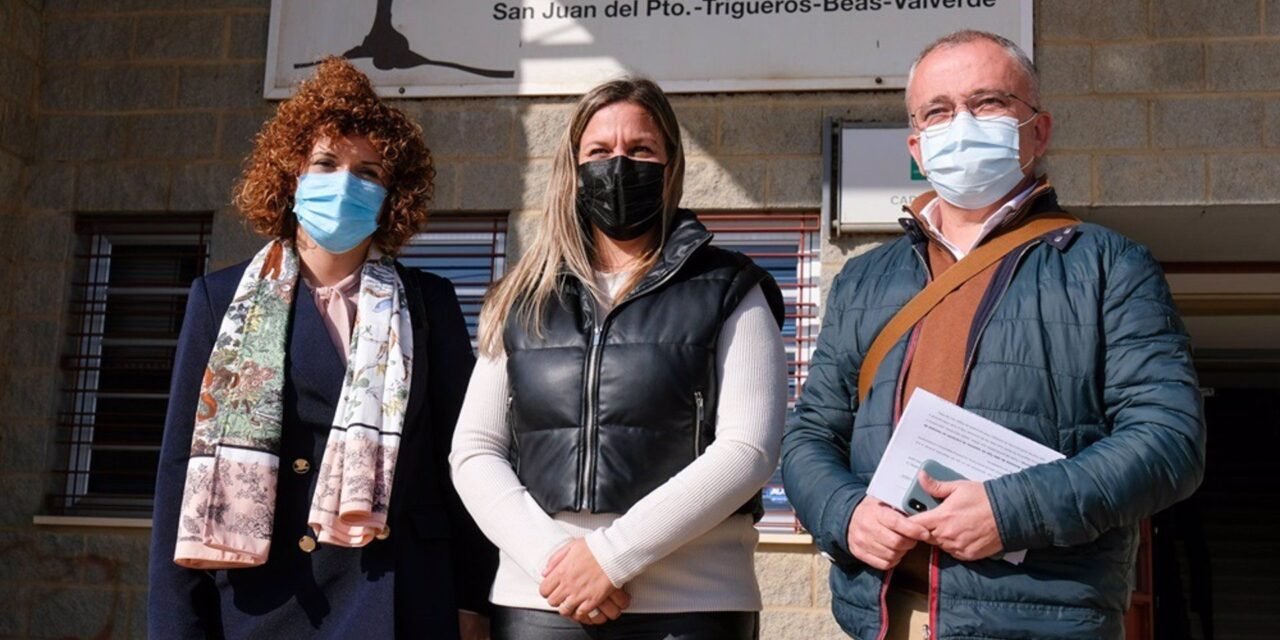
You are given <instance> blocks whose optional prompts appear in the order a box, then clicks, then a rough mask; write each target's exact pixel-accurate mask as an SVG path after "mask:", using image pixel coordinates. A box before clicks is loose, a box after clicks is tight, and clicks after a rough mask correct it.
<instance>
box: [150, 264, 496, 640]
mask: <svg viewBox="0 0 1280 640" xmlns="http://www.w3.org/2000/svg"><path fill="white" fill-rule="evenodd" d="M247 265H248V263H247V262H246V263H242V264H239V265H236V266H234V267H230V268H227V269H223V270H221V271H218V272H215V273H212V274H210V275H207V276H205V277H203V278H198V279H196V281H195V282H194V283H192V286H191V294H190V298H189V299H188V302H187V311H186V316H185V318H184V320H183V325H182V332H181V336H180V338H179V340H178V348H177V353H176V356H175V359H174V367H173V380H172V384H171V387H170V396H169V410H168V415H167V416H166V419H165V429H164V443H163V445H162V447H161V452H160V467H159V471H158V474H157V478H156V493H155V512H154V514H153V524H152V535H151V556H150V595H149V603H148V608H147V621H148V627H149V635H150V637H151V638H154V639H166V638H221V637H227V638H273V639H280V640H283V639H287V638H330V637H331V638H346V639H350V638H361V639H362V640H373V639H380V638H393V637H400V638H407V637H414V638H446V639H448V638H456V637H457V636H458V613H457V612H458V609H468V610H471V611H477V612H480V613H486V612H487V611H488V610H489V606H490V605H489V604H488V591H489V586H490V585H491V584H492V583H493V575H494V572H495V571H496V568H497V550H496V549H495V548H494V547H493V545H492V544H490V543H489V541H488V540H487V539H485V537H484V535H483V534H482V533H481V532H480V530H479V529H478V528H477V527H476V525H475V522H474V521H473V520H472V519H471V517H470V515H468V514H467V511H466V509H464V508H463V506H462V501H461V500H460V499H459V498H458V495H457V493H456V492H455V491H454V489H453V484H452V483H451V482H450V480H449V465H448V461H447V458H448V455H449V447H450V441H451V439H452V437H453V429H454V425H455V423H456V422H457V419H458V412H459V411H460V410H461V408H462V398H463V394H464V393H465V392H466V386H467V381H468V380H469V379H470V373H471V368H472V366H473V365H474V363H475V358H474V356H473V355H472V352H471V343H470V340H469V338H468V335H467V329H466V324H465V322H464V321H463V318H462V311H461V309H460V307H459V306H458V299H457V296H456V295H455V293H454V290H453V285H452V284H451V283H450V282H449V281H448V280H446V279H444V278H441V277H439V276H436V275H433V274H429V273H424V272H420V271H416V270H412V269H405V268H403V267H399V266H398V269H399V271H400V276H401V279H402V280H403V281H404V285H405V292H406V296H407V297H408V305H409V310H410V316H411V318H412V320H413V344H414V362H415V363H417V364H416V366H415V367H414V372H413V374H414V375H413V381H412V385H411V387H410V393H409V406H408V413H407V415H406V417H405V424H404V433H403V437H402V439H401V449H400V453H399V457H398V459H397V462H396V477H395V484H394V486H393V487H392V494H391V505H390V513H389V514H388V524H389V526H390V536H389V537H388V538H387V539H386V540H375V541H374V542H372V543H370V544H369V545H367V546H365V547H363V548H360V549H348V548H339V547H332V546H328V545H321V546H319V547H318V548H315V549H314V550H313V551H311V552H307V551H305V550H304V549H303V548H302V547H303V546H304V545H300V544H299V542H300V540H301V538H302V537H303V536H307V535H309V534H310V529H309V528H308V526H307V513H308V509H309V507H310V504H311V495H312V492H313V491H314V489H315V480H316V472H317V471H318V469H319V466H320V459H321V457H322V456H323V453H324V447H325V442H326V440H327V439H328V434H329V428H330V426H331V421H332V419H333V414H334V411H335V408H336V407H337V403H338V395H339V392H340V390H341V387H342V378H343V374H344V372H345V366H344V365H343V364H342V360H341V356H340V355H339V354H338V352H337V350H336V348H335V347H334V345H333V342H332V341H331V340H330V338H329V334H328V332H327V331H326V329H325V326H324V322H323V320H322V319H321V317H320V313H319V311H318V310H317V308H316V306H315V303H314V301H313V299H312V295H311V292H310V290H309V289H307V288H306V284H305V283H303V282H300V283H299V290H298V292H297V294H296V296H295V299H294V304H293V311H292V322H291V325H290V333H289V347H288V351H287V356H286V363H285V370H286V373H285V386H284V425H283V435H282V441H281V444H280V473H279V483H278V486H277V494H276V512H275V528H274V530H273V534H272V541H271V552H270V555H269V556H268V558H267V562H266V563H265V564H264V565H263V566H261V567H255V568H252V569H233V570H226V571H198V570H191V569H184V568H182V567H179V566H178V565H176V564H174V562H173V550H174V544H175V541H176V539H177V526H178V513H179V510H180V507H181V504H182V488H183V483H184V481H185V478H186V470H187V458H188V456H189V454H190V448H191V432H192V426H193V424H194V420H195V409H196V399H197V395H198V393H199V390H200V381H201V378H202V376H203V375H204V369H205V366H206V365H207V364H208V361H209V353H210V351H211V349H212V348H213V342H214V339H215V338H216V337H217V333H218V328H219V326H220V324H221V322H222V316H223V314H224V313H225V312H226V309H227V307H228V306H229V305H230V303H231V298H232V296H233V295H234V294H235V289H236V285H237V284H238V283H239V282H240V277H241V275H242V274H243V273H244V270H245V268H246V266H247ZM424 365H425V366H424ZM295 461H303V462H305V464H303V462H298V464H297V470H295Z"/></svg>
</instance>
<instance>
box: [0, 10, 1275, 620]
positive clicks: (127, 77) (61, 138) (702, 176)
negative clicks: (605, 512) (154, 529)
mask: <svg viewBox="0 0 1280 640" xmlns="http://www.w3.org/2000/svg"><path fill="white" fill-rule="evenodd" d="M269 4H270V3H269V2H268V0H0V262H2V264H3V270H2V273H0V288H3V289H4V290H5V291H7V292H9V294H8V295H5V296H0V496H3V498H0V602H4V603H5V604H4V606H2V607H0V637H33V638H48V637H94V638H112V637H142V636H144V635H145V607H146V602H145V589H146V547H147V530H146V529H129V528H109V527H100V526H99V527H50V526H36V525H33V523H32V519H33V516H35V515H37V514H39V513H41V512H42V510H43V508H44V506H43V502H42V500H43V496H44V495H45V494H46V493H47V492H49V491H50V490H55V489H56V487H55V485H56V483H57V481H58V478H59V476H58V475H57V474H56V473H55V472H54V470H55V469H59V468H62V467H64V466H65V450H64V449H61V448H60V447H59V445H58V443H57V442H55V438H54V429H53V423H54V422H55V419H56V417H55V415H56V410H57V407H58V404H59V391H60V385H61V379H60V374H59V370H58V363H59V357H60V356H61V354H63V353H64V347H65V346H66V345H64V344H63V341H64V338H63V337H62V336H64V335H65V326H66V322H67V311H66V304H67V301H68V300H69V297H70V291H69V287H70V282H71V274H70V266H71V257H72V249H73V236H74V234H73V228H72V222H73V219H74V215H75V214H77V213H86V212H121V213H134V212H137V213H156V214H164V213H166V212H170V213H171V212H190V211H204V212H210V211H211V212H214V214H215V225H214V235H213V258H214V265H213V266H214V267H215V268H216V267H221V266H225V265H227V264H231V263H233V262H236V261H239V260H241V259H244V258H245V257H247V256H248V255H249V254H250V253H251V252H252V251H253V250H254V248H256V246H257V243H258V240H256V239H254V238H252V237H250V236H249V235H248V234H247V233H246V232H245V231H244V230H243V228H242V227H241V226H240V224H239V222H238V220H237V219H236V216H235V212H234V211H233V210H231V209H230V207H229V205H228V200H229V197H228V193H229V189H230V186H231V183H232V181H233V180H234V178H235V176H236V174H237V171H238V165H239V162H240V160H241V158H243V157H244V155H245V154H246V152H247V151H248V149H249V147H250V145H251V139H252V136H253V134H254V132H256V130H257V129H258V127H259V125H260V124H261V122H262V121H263V119H264V118H266V117H268V116H269V115H270V114H271V112H272V108H273V104H271V103H269V102H267V101H265V100H263V99H262V78H263V64H264V58H265V51H266V41H267V21H268V7H269ZM1035 11H1036V19H1035V37H1036V51H1035V57H1036V60H1037V62H1038V65H1039V66H1040V69H1041V73H1042V83H1043V93H1044V105H1045V107H1046V108H1047V109H1048V110H1050V111H1051V112H1052V113H1053V114H1054V115H1055V117H1056V118H1057V132H1056V142H1055V144H1054V150H1053V152H1052V153H1051V154H1050V156H1049V160H1048V167H1049V171H1050V176H1051V178H1052V179H1053V180H1054V182H1055V183H1056V184H1057V185H1058V187H1059V191H1060V194H1061V197H1062V200H1063V202H1064V203H1066V204H1068V205H1073V206H1076V207H1102V206H1107V207H1113V206H1121V207H1123V206H1139V205H1218V204H1235V203H1276V202H1278V201H1280V2H1278V1H1277V0H1227V1H1225V2H1223V1H1215V0H1039V1H1037V2H1036V3H1035ZM957 26H959V25H957ZM673 102H674V104H675V107H676V110H677V112H678V114H679V117H680V119H681V122H682V125H683V127H684V130H685V135H686V144H687V147H688V152H689V169H688V176H687V183H686V188H685V193H686V198H685V204H686V205H687V206H689V207H691V208H694V209H697V210H741V211H777V210H792V211H794V210H810V211H814V210H817V209H818V208H819V207H820V197H821V150H820V131H821V123H822V121H823V119H824V118H826V117H828V116H839V117H843V118H850V119H857V120H863V121H869V122H891V123H903V122H905V120H906V117H905V113H904V111H903V108H902V94H901V92H900V91H880V92H819V93H774V94H717V95H687V96H683V95H682V96H676V97H674V98H673ZM570 105H571V101H570V100H568V99H563V98H519V99H517V98H490V99H449V100H443V99H442V100H416V101H400V102H399V106H400V107H401V108H403V109H404V110H406V111H407V112H409V113H411V114H412V115H413V116H414V117H416V118H417V119H418V120H419V121H420V122H421V123H422V125H423V127H424V129H425V132H426V137H427V141H428V144H429V145H430V146H431V147H432V149H433V150H434V153H435V156H436V164H437V168H438V170H439V176H438V184H437V198H436V208H437V210H442V211H455V212H469V211H476V212H479V211H485V212H491V211H510V212H511V213H512V215H513V225H512V227H513V233H514V236H515V237H514V238H513V244H515V245H518V244H519V236H520V235H521V231H522V230H525V229H528V225H529V223H530V222H531V221H532V220H534V219H535V218H536V216H537V215H538V211H537V210H538V208H539V206H540V202H541V197H542V189H543V180H544V178H545V176H546V175H547V173H548V169H549V165H550V155H551V153H552V150H553V148H554V145H555V143H556V141H557V140H558V138H559V136H560V134H561V131H562V130H563V127H564V126H565V124H566V119H567V114H568V111H569V109H570ZM880 240H882V238H876V237H855V238H844V239H840V240H839V241H826V242H824V243H823V256H824V258H823V273H824V278H826V279H829V278H830V277H831V276H832V275H833V274H834V273H835V272H836V271H837V270H838V268H839V266H840V264H841V263H843V261H844V260H846V259H847V258H848V257H850V256H851V255H854V254H856V253H858V252H860V251H862V250H865V249H866V248H867V247H869V246H873V245H874V244H875V243H876V242H878V241H880ZM36 274H38V275H36ZM33 276H34V277H33ZM757 569H758V573H759V574H760V578H761V585H762V589H763V590H764V594H765V600H766V603H767V611H766V612H765V615H764V632H763V637H765V638H770V639H772V638H806V639H813V638H824V637H838V635H839V632H838V629H837V628H836V626H835V625H834V623H833V622H832V621H831V620H830V614H829V612H828V610H829V606H830V595H829V593H828V591H827V588H826V573H827V565H826V562H825V561H823V560H822V559H820V558H819V557H818V556H816V554H815V552H814V550H813V549H812V547H809V546H802V545H801V546H792V545H771V546H766V547H763V548H762V549H761V553H760V554H759V555H758V564H757Z"/></svg>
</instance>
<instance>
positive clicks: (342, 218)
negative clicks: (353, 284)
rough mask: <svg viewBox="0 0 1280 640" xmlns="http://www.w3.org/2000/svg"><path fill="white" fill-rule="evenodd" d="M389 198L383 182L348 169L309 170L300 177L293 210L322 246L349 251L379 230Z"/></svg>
mask: <svg viewBox="0 0 1280 640" xmlns="http://www.w3.org/2000/svg"><path fill="white" fill-rule="evenodd" d="M386 199H387V190H386V189H385V188H383V186H382V185H380V184H378V183H376V182H371V181H369V180H365V179H364V178H360V177H358V176H355V175H353V174H352V173H350V172H347V171H338V172H334V173H307V174H303V175H302V176H301V177H299V178H298V190H297V191H296V192H294V194H293V202H294V204H293V213H294V214H296V215H297V216H298V223H299V224H301V225H302V228H303V229H306V230H307V235H309V236H311V239H312V240H315V241H316V244H318V245H320V247H321V248H323V249H324V250H325V251H328V252H329V253H346V252H348V251H350V250H352V249H354V248H356V246H358V245H359V244H360V243H361V242H364V240H365V238H368V237H369V236H371V235H373V232H374V231H377V230H378V213H379V212H380V211H382V203H383V202H384V201H386Z"/></svg>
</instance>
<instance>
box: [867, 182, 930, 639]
mask: <svg viewBox="0 0 1280 640" xmlns="http://www.w3.org/2000/svg"><path fill="white" fill-rule="evenodd" d="M903 208H904V209H905V208H906V207H903ZM911 253H913V254H915V256H916V260H918V261H920V267H921V268H923V269H924V282H925V286H926V287H927V286H929V283H930V282H932V281H933V272H931V271H929V263H928V262H925V259H924V256H922V255H920V252H919V251H918V250H916V248H915V247H911ZM911 334H912V335H911V336H910V337H908V338H907V341H908V344H907V349H908V351H910V349H911V344H910V343H911V341H913V340H915V335H914V334H915V330H914V329H913V330H912V332H911ZM907 357H910V353H908V354H907ZM904 363H905V361H904ZM904 373H905V372H904ZM903 382H905V380H904V379H902V378H900V379H899V380H898V385H896V386H895V388H894V393H895V394H898V396H899V397H900V396H901V394H902V383H903ZM898 399H899V398H898V397H895V398H894V400H893V403H894V407H895V410H894V413H897V409H896V408H897V406H898ZM893 572H894V569H890V570H889V571H888V572H887V573H885V574H884V582H883V583H882V584H881V585H880V633H879V635H877V636H876V640H884V639H885V637H886V636H888V635H889V581H890V580H891V579H892V578H893Z"/></svg>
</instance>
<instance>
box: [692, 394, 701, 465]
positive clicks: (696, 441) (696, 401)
mask: <svg viewBox="0 0 1280 640" xmlns="http://www.w3.org/2000/svg"><path fill="white" fill-rule="evenodd" d="M693 408H694V420H693V457H694V458H695V459H696V458H697V457H698V456H700V455H702V408H703V401H702V391H701V390H698V391H694V392H693Z"/></svg>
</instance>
